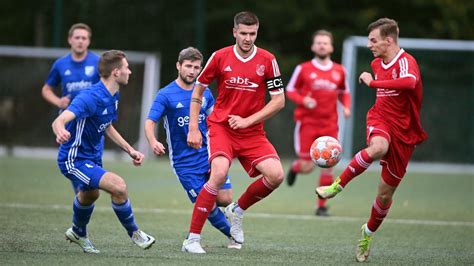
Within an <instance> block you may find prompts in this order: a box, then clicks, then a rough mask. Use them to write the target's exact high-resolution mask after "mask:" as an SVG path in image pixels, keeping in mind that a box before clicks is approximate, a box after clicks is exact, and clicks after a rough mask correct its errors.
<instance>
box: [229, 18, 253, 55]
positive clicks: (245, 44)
mask: <svg viewBox="0 0 474 266" xmlns="http://www.w3.org/2000/svg"><path fill="white" fill-rule="evenodd" d="M257 33H258V25H257V24H255V25H250V26H248V25H244V24H238V25H237V27H234V38H235V43H236V44H237V48H238V49H239V50H240V52H242V53H243V54H247V53H251V52H252V49H253V44H254V43H255V40H256V39H257Z"/></svg>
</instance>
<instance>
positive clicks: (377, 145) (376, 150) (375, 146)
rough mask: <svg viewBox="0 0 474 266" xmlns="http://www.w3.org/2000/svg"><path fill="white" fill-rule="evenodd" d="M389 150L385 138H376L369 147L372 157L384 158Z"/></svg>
mask: <svg viewBox="0 0 474 266" xmlns="http://www.w3.org/2000/svg"><path fill="white" fill-rule="evenodd" d="M387 151H388V141H387V140H385V139H382V138H380V139H375V140H373V141H372V142H371V143H370V146H369V147H368V148H367V153H368V154H369V156H370V157H371V158H372V159H380V158H382V157H383V156H384V155H385V154H386V153H387Z"/></svg>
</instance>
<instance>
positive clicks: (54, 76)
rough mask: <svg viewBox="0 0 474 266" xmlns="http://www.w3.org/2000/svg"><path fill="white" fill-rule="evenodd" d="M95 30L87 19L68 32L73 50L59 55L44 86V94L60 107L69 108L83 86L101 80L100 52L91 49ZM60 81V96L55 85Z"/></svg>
mask: <svg viewBox="0 0 474 266" xmlns="http://www.w3.org/2000/svg"><path fill="white" fill-rule="evenodd" d="M91 37H92V30H91V28H90V27H89V26H87V25H86V24H84V23H77V24H74V25H72V26H71V28H70V29H69V33H68V39H67V40H68V43H69V45H70V46H71V52H70V53H69V54H67V55H65V56H63V57H61V58H59V59H57V60H56V61H55V62H54V64H53V66H52V67H51V70H50V72H49V75H48V79H47V80H46V83H45V84H44V85H43V88H42V95H43V98H44V99H45V100H46V101H48V102H49V103H51V104H52V105H54V106H57V107H58V108H59V109H66V107H67V106H68V105H69V102H70V101H72V100H73V99H74V97H75V96H76V95H77V94H78V93H79V91H80V90H82V89H84V88H87V87H90V86H91V85H92V84H95V83H97V82H98V81H99V79H100V77H99V72H98V69H97V67H98V63H99V56H97V55H96V54H94V53H93V52H90V51H89V50H88V47H89V45H90V42H91ZM59 84H61V86H62V92H61V94H60V95H61V96H60V97H58V96H56V94H55V93H54V89H55V88H57V87H58V86H59Z"/></svg>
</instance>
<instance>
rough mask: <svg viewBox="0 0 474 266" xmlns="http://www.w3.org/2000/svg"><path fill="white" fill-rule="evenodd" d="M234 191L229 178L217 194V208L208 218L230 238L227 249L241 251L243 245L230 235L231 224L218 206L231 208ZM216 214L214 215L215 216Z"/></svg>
mask: <svg viewBox="0 0 474 266" xmlns="http://www.w3.org/2000/svg"><path fill="white" fill-rule="evenodd" d="M233 194H234V192H233V190H232V184H231V183H230V179H229V177H228V176H227V181H226V183H225V184H224V185H223V186H222V187H221V189H220V190H219V192H218V193H217V202H216V203H217V206H216V207H215V208H214V209H213V210H212V212H211V213H210V214H209V217H208V218H207V219H208V220H209V221H210V222H211V224H212V225H213V226H214V227H216V228H218V229H219V230H220V231H221V232H222V233H223V234H225V235H226V236H227V237H228V238H229V243H228V245H227V248H232V249H241V248H242V244H241V243H238V242H236V241H235V240H234V238H233V237H232V235H231V234H230V223H229V220H227V218H226V216H225V214H224V213H223V212H222V211H221V209H220V208H219V207H218V206H221V207H222V206H229V205H230V204H231V203H232V199H233ZM213 213H214V214H213Z"/></svg>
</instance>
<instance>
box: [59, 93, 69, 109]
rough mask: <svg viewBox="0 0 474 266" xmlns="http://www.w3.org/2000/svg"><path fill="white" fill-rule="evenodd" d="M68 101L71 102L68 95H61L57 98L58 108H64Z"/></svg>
mask: <svg viewBox="0 0 474 266" xmlns="http://www.w3.org/2000/svg"><path fill="white" fill-rule="evenodd" d="M70 102H71V99H69V97H68V96H64V97H61V98H59V103H58V107H59V108H60V109H66V108H67V107H68V106H69V103H70Z"/></svg>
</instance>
